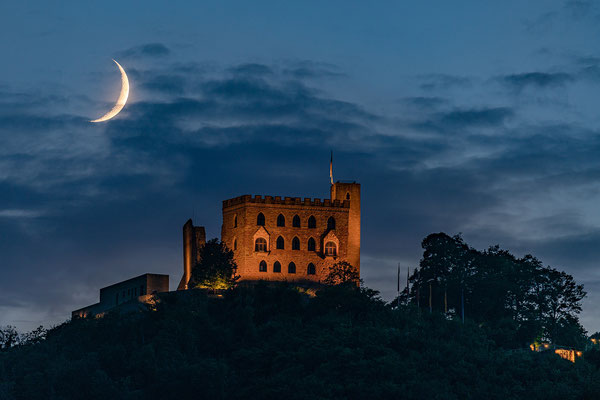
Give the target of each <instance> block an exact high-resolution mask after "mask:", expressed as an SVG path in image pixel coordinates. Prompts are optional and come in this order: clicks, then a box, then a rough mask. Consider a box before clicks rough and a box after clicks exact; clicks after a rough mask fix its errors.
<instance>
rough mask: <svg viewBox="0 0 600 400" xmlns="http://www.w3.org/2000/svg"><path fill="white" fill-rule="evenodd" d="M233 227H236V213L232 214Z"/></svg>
mask: <svg viewBox="0 0 600 400" xmlns="http://www.w3.org/2000/svg"><path fill="white" fill-rule="evenodd" d="M233 227H234V228H237V214H236V215H234V216H233Z"/></svg>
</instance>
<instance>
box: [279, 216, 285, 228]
mask: <svg viewBox="0 0 600 400" xmlns="http://www.w3.org/2000/svg"><path fill="white" fill-rule="evenodd" d="M277 226H285V217H284V216H283V214H279V215H278V216H277Z"/></svg>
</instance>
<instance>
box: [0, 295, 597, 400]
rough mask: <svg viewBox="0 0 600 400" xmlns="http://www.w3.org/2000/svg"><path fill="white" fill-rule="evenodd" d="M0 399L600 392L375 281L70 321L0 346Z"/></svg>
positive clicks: (580, 374)
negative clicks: (31, 339)
mask: <svg viewBox="0 0 600 400" xmlns="http://www.w3.org/2000/svg"><path fill="white" fill-rule="evenodd" d="M0 382H1V383H0V399H82V398H85V399H108V398H110V399H121V398H122V399H142V398H144V399H165V398H174V399H187V398H194V399H203V398H206V399H249V398H261V399H282V398H285V399H308V398H311V399H334V398H345V399H386V398H403V399H482V398H485V399H490V400H491V399H528V400H534V399H561V400H564V399H595V398H596V399H597V398H598V393H600V375H599V374H598V371H597V369H596V367H595V366H594V365H592V364H591V363H588V362H585V361H578V362H577V363H575V364H572V363H570V362H568V361H566V360H563V359H560V358H558V357H557V356H555V355H553V354H550V353H533V352H529V351H506V350H503V349H501V348H499V347H498V346H497V345H496V344H495V343H494V342H493V341H492V340H490V339H489V338H488V337H487V336H486V335H485V334H484V330H482V329H481V328H479V327H478V326H476V325H474V324H472V323H470V322H467V323H466V324H465V325H463V324H462V323H460V322H459V321H456V320H447V319H446V318H445V317H444V316H443V315H442V314H438V313H433V314H429V313H428V312H423V311H421V312H420V311H419V310H417V309H415V308H413V307H400V308H397V309H392V308H391V307H390V306H389V305H386V304H385V303H384V302H382V301H381V300H380V299H378V298H377V297H376V293H375V292H373V291H371V290H369V289H365V288H362V289H359V288H356V287H355V286H354V285H346V284H342V285H337V286H332V287H328V288H325V289H324V290H322V291H320V292H319V293H318V295H317V296H315V297H309V296H307V295H306V294H303V293H301V292H300V291H298V290H296V289H295V288H293V287H288V286H279V287H268V286H266V285H258V286H256V287H254V288H238V289H234V290H231V291H228V292H227V293H226V294H225V295H224V297H222V298H214V297H208V296H207V295H206V294H205V292H203V291H200V290H195V291H190V292H188V293H186V294H185V295H171V296H167V297H164V298H163V300H162V301H161V302H160V303H159V304H158V305H157V306H156V308H154V309H149V310H148V311H146V312H142V313H137V314H130V315H119V314H117V313H114V314H111V315H108V316H107V317H105V318H101V319H88V320H74V321H70V322H67V323H65V324H63V325H61V326H58V327H56V328H54V329H52V330H50V331H49V332H48V335H47V338H46V340H42V341H40V342H39V343H37V344H29V345H22V346H17V347H14V348H12V349H11V350H10V351H5V352H1V353H0Z"/></svg>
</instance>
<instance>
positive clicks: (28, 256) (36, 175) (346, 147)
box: [0, 64, 600, 322]
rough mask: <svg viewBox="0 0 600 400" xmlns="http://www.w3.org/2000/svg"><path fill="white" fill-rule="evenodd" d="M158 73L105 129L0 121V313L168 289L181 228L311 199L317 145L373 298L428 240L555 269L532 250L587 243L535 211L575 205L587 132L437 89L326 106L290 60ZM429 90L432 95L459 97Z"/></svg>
mask: <svg viewBox="0 0 600 400" xmlns="http://www.w3.org/2000/svg"><path fill="white" fill-rule="evenodd" d="M170 67H171V66H162V67H161V68H148V67H146V68H148V69H145V70H142V69H138V70H135V71H133V73H132V76H135V80H136V87H138V88H141V89H143V90H141V91H139V92H137V93H136V95H137V99H136V101H135V102H132V103H130V104H128V105H127V107H126V108H125V109H124V111H123V113H122V115H120V116H118V117H117V118H115V119H114V120H111V121H110V122H109V123H107V124H104V125H95V124H89V123H88V122H87V120H86V119H84V118H81V117H78V116H75V115H63V114H55V113H50V112H39V111H38V110H37V109H27V108H25V109H24V110H22V111H21V112H18V113H14V112H9V113H6V114H3V113H2V111H1V110H0V127H2V128H3V129H2V132H11V134H9V135H3V137H2V139H3V141H4V142H3V143H4V146H2V147H1V148H0V193H3V194H6V195H4V196H0V237H2V238H8V239H7V240H2V241H0V253H1V254H2V257H3V265H7V266H8V267H6V268H5V269H6V270H7V271H6V273H5V274H4V275H3V278H4V279H2V280H0V293H3V294H7V293H8V294H9V295H6V296H9V297H10V298H11V299H12V300H11V303H10V304H9V303H8V302H3V301H2V298H0V307H2V306H4V307H12V310H13V311H14V310H17V311H18V312H19V313H22V314H24V313H30V314H31V313H33V311H32V310H38V311H37V312H40V311H39V310H43V312H42V315H40V316H39V318H38V320H39V322H44V321H58V320H60V319H62V318H66V316H67V315H68V312H69V311H70V310H71V309H75V308H77V307H81V306H83V305H86V304H89V303H92V302H94V301H96V297H97V289H98V288H99V287H101V286H104V285H107V284H110V283H113V282H116V281H119V280H121V279H125V278H128V277H131V276H134V275H136V274H140V273H143V272H159V273H168V274H170V275H171V281H172V283H177V280H178V278H179V274H180V272H181V271H180V270H181V248H180V247H181V243H180V238H181V225H182V224H183V222H185V220H187V219H188V218H189V217H194V221H195V222H196V223H198V224H202V225H205V226H206V227H207V233H208V236H209V237H216V236H218V235H219V232H220V224H221V221H220V204H221V203H220V202H221V200H223V199H225V198H229V197H234V196H238V195H241V194H245V193H250V194H272V195H284V196H285V195H288V196H289V195H291V196H312V197H320V198H323V197H325V196H327V193H328V178H329V177H328V172H329V169H328V168H329V165H328V162H329V150H330V149H333V150H334V152H335V156H334V157H335V167H334V175H335V178H336V179H352V180H357V181H359V182H361V184H362V187H363V199H362V210H363V236H362V237H363V243H362V246H361V250H362V256H363V271H364V274H365V275H364V276H365V279H367V284H369V285H380V286H376V287H375V288H376V289H380V290H382V291H383V292H384V295H385V296H390V295H391V293H392V292H393V290H394V288H393V287H387V286H386V284H387V280H386V279H385V277H386V276H387V275H386V274H388V273H389V272H390V271H392V272H393V266H395V264H396V263H397V262H398V261H403V262H404V263H410V264H411V266H412V267H414V265H415V263H416V262H417V261H418V258H419V256H420V248H419V246H420V241H421V239H422V238H423V237H424V236H425V235H427V234H429V233H431V232H439V231H446V232H448V233H451V234H454V233H457V232H464V233H465V237H466V239H467V240H468V241H469V240H472V241H473V244H474V245H477V246H484V247H487V245H490V244H494V243H497V242H500V243H501V244H503V245H504V244H506V245H507V246H508V247H509V248H511V249H513V250H515V251H527V252H534V253H535V251H536V250H538V249H539V252H540V253H542V254H545V255H546V256H547V260H545V261H547V262H551V263H557V265H556V266H557V267H561V264H562V263H565V265H566V263H567V261H568V262H569V266H572V269H571V270H570V272H572V271H575V272H577V273H581V274H585V273H587V271H588V268H591V267H590V265H591V264H590V261H589V260H587V259H586V257H587V256H585V255H583V254H579V252H583V251H585V250H584V248H583V247H575V248H576V249H577V252H574V251H570V250H569V249H568V246H567V245H566V244H565V246H564V254H566V255H567V256H562V258H561V257H559V254H557V253H553V252H551V251H549V250H548V249H549V246H551V245H556V243H555V242H556V241H557V240H559V238H560V237H561V235H563V236H564V237H567V238H569V239H568V240H565V243H570V242H569V241H570V240H571V239H572V240H575V241H576V240H581V241H584V242H585V243H592V241H593V239H586V240H584V239H583V238H580V239H577V233H576V232H577V231H578V232H580V234H581V232H582V229H589V227H588V226H587V225H585V224H584V223H583V222H581V221H580V220H579V219H578V218H577V215H576V214H573V213H569V211H568V210H567V211H565V210H560V211H558V209H557V208H554V209H552V208H551V209H550V210H542V208H543V207H538V205H539V204H545V203H544V202H545V201H548V199H551V198H553V196H555V195H556V192H554V191H558V192H560V193H573V196H574V197H577V196H578V195H579V193H581V191H582V190H584V188H585V187H588V186H589V185H591V184H592V183H593V182H596V181H597V180H598V179H599V178H600V162H598V161H596V159H597V158H598V157H596V154H597V152H598V151H599V150H600V142H599V140H598V139H597V137H600V135H597V132H594V131H593V130H590V129H586V128H582V127H579V126H577V125H573V124H554V125H551V124H542V123H540V122H537V123H534V124H531V123H528V124H526V123H524V122H523V121H522V120H521V119H520V114H521V113H520V112H517V111H515V108H513V107H510V106H502V107H499V106H497V105H496V106H492V105H486V104H484V102H483V101H482V102H481V103H482V104H480V105H478V106H476V107H475V106H464V105H463V106H458V105H455V104H452V103H451V102H450V101H449V100H447V99H446V98H445V97H442V96H441V95H439V94H438V93H432V94H431V96H422V97H418V96H417V97H408V98H406V99H403V100H402V101H400V102H398V103H397V104H396V107H398V108H399V111H398V112H397V114H398V115H393V116H387V115H382V114H380V113H376V112H374V111H372V110H371V108H370V107H367V106H364V105H362V104H358V103H356V102H351V101H344V100H340V99H338V98H336V97H334V96H333V95H329V94H327V93H325V92H324V91H323V90H322V89H321V88H320V87H319V84H318V79H320V78H319V77H318V76H316V77H314V78H309V77H308V75H303V76H301V77H300V76H298V77H294V75H293V74H290V73H289V70H290V68H289V66H288V65H286V67H284V68H279V67H276V66H266V65H261V64H242V65H238V66H233V67H229V68H222V69H221V70H214V69H210V68H204V67H203V66H198V65H191V64H189V65H185V66H184V67H182V68H173V70H174V71H176V72H175V73H169V72H168V71H169V70H170V69H171V68H170ZM263 67H264V68H263ZM313 79H314V80H313ZM436 79H437V78H436ZM444 79H445V78H444ZM444 79H441V81H444ZM450 81H452V79H450ZM436 82H438V83H437V85H438V86H437V87H438V88H439V90H441V91H443V90H445V88H448V87H449V86H448V85H450V87H456V88H458V87H460V85H461V84H462V85H467V86H468V85H471V83H468V82H471V80H469V79H466V78H465V80H461V79H459V80H458V81H456V83H447V84H441V85H440V83H439V79H438V80H436ZM5 102H6V103H10V104H12V103H15V104H17V103H19V102H20V103H23V104H24V103H25V102H23V101H21V100H19V99H17V98H13V99H5ZM11 102H12V103H11ZM16 133H18V134H16ZM24 137H26V138H27V140H24V139H23V138H24ZM24 143H25V144H27V145H26V146H24ZM575 193H577V194H575ZM563 196H564V194H563ZM529 204H533V205H534V207H533V209H534V210H533V211H529V212H523V209H526V208H527V206H528V205H529ZM519 213H521V214H520V215H519ZM534 228H535V229H539V230H541V231H546V232H554V233H553V234H552V235H550V234H546V235H541V234H539V232H537V231H533V233H532V229H534ZM590 232H591V231H590ZM535 237H539V238H540V239H539V240H538V241H535V240H533V239H532V238H535ZM33 247H35V249H36V251H35V252H32V251H31V248H33ZM23 265H27V266H31V268H22V266H23ZM32 276H35V277H39V278H36V279H32ZM391 286H393V285H391ZM15 288H19V290H16V289H15ZM21 288H24V289H21ZM49 304H51V305H52V307H49V306H48V305H49ZM19 310H21V311H19ZM17 311H14V312H17ZM32 315H33V314H32ZM35 315H38V314H35Z"/></svg>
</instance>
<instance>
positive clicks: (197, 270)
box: [190, 239, 239, 290]
mask: <svg viewBox="0 0 600 400" xmlns="http://www.w3.org/2000/svg"><path fill="white" fill-rule="evenodd" d="M236 271H237V265H236V263H235V261H234V260H233V251H231V250H230V249H229V248H227V246H226V245H225V243H223V242H221V241H219V240H217V239H211V240H209V241H208V242H206V244H205V245H204V246H202V247H201V248H200V262H199V263H197V264H196V265H195V266H194V267H193V268H192V274H191V277H190V287H192V288H201V289H212V290H215V289H229V288H231V287H233V286H234V285H235V282H236V281H237V280H238V279H239V276H237V275H236Z"/></svg>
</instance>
